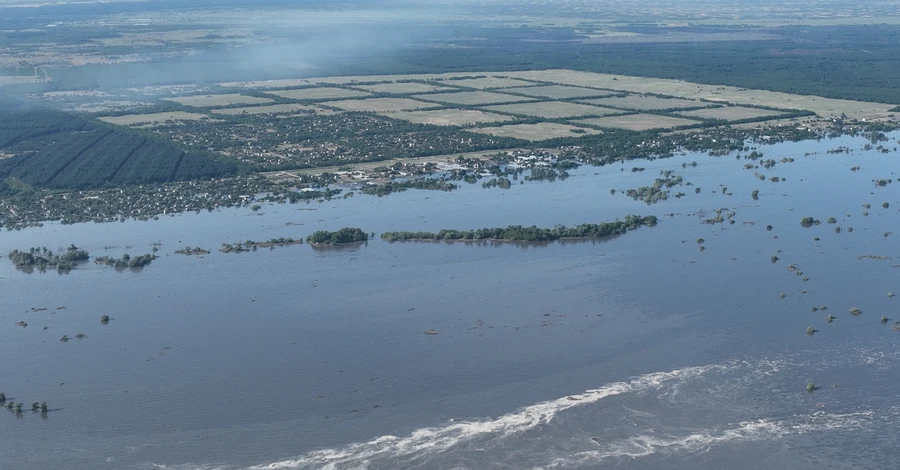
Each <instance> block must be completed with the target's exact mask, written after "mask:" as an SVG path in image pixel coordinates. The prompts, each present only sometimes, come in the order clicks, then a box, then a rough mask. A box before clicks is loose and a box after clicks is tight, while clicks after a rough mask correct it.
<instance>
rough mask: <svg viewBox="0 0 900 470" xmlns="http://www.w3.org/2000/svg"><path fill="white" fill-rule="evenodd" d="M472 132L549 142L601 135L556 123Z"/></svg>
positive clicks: (481, 129)
mask: <svg viewBox="0 0 900 470" xmlns="http://www.w3.org/2000/svg"><path fill="white" fill-rule="evenodd" d="M470 131H471V132H478V133H480V134H490V135H493V136H496V137H513V138H516V139H522V140H531V141H539V140H547V139H554V138H557V137H578V136H579V135H586V134H599V133H600V131H598V130H596V129H588V128H583V127H575V126H569V125H566V124H557V123H554V122H540V123H537V124H510V125H508V126H500V127H480V128H478V129H470Z"/></svg>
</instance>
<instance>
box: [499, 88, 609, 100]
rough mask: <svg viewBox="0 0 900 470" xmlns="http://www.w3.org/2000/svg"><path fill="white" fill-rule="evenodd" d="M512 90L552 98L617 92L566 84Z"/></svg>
mask: <svg viewBox="0 0 900 470" xmlns="http://www.w3.org/2000/svg"><path fill="white" fill-rule="evenodd" d="M501 91H502V90H501ZM510 92H514V93H519V94H522V95H528V96H535V97H539V98H552V99H555V100H565V99H570V98H587V97H592V96H593V97H603V96H610V95H614V94H616V93H615V92H613V91H608V90H595V89H593V88H582V87H575V86H565V85H544V86H535V87H528V88H516V89H514V90H510Z"/></svg>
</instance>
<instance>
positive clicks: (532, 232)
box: [381, 215, 657, 242]
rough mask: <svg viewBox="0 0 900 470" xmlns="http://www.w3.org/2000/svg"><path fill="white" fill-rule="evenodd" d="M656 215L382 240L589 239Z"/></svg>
mask: <svg viewBox="0 0 900 470" xmlns="http://www.w3.org/2000/svg"><path fill="white" fill-rule="evenodd" d="M656 222H657V219H656V216H652V215H649V216H646V217H641V216H637V215H627V216H625V220H616V221H614V222H601V223H599V224H580V225H576V226H574V227H566V226H564V225H558V226H556V227H553V228H538V227H536V226H531V227H523V226H521V225H510V226H509V227H506V228H482V229H478V230H441V231H440V232H437V233H431V232H385V233H383V234H381V238H382V239H384V240H387V241H390V242H394V241H440V240H447V241H456V240H462V241H478V240H485V241H488V240H490V241H515V242H549V241H555V240H588V239H598V238H606V237H611V236H616V235H622V234H624V233H626V232H628V231H629V230H634V229H636V228H638V227H640V226H642V225H646V226H650V227H652V226H654V225H656Z"/></svg>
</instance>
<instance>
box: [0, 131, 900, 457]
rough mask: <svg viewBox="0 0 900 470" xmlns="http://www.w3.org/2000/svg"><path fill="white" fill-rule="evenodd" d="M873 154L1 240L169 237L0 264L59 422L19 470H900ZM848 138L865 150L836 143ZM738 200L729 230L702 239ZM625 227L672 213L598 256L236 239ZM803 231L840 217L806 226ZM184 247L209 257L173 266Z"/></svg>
mask: <svg viewBox="0 0 900 470" xmlns="http://www.w3.org/2000/svg"><path fill="white" fill-rule="evenodd" d="M898 136H900V135H898V134H891V136H890V137H891V141H890V142H889V143H886V144H885V145H886V146H887V147H888V148H890V149H893V148H894V146H895V145H896V139H897V137H898ZM866 143H868V141H867V140H866V139H863V138H851V137H842V138H840V139H832V140H823V141H819V142H814V141H813V142H803V143H786V144H777V145H772V146H764V147H762V148H760V150H761V151H762V152H763V153H764V157H763V158H764V159H768V158H772V159H774V160H776V161H779V163H777V164H776V166H775V167H774V168H771V169H765V168H759V169H749V170H748V169H744V168H743V165H744V164H745V163H748V162H749V161H748V160H744V159H741V160H736V159H735V155H734V154H732V155H728V156H724V157H710V156H707V155H704V154H688V155H683V156H679V157H675V158H670V159H662V160H655V161H649V162H648V161H643V160H636V161H631V162H626V163H625V164H624V165H613V166H607V167H602V168H594V167H582V168H580V169H578V170H574V171H571V173H572V175H573V176H572V177H571V178H569V179H567V180H566V181H556V182H526V183H525V184H524V185H518V184H515V185H513V187H512V188H511V189H508V190H504V189H500V188H493V189H483V188H482V187H481V185H480V184H476V185H471V186H470V185H465V183H462V184H463V185H464V186H465V187H463V188H461V189H460V190H458V191H454V192H429V191H407V192H404V193H400V194H393V195H390V196H388V197H384V198H376V197H371V196H362V195H356V196H355V197H352V198H348V199H343V200H334V201H327V202H323V203H313V204H309V205H307V204H299V205H287V204H285V205H270V206H263V207H262V209H261V210H259V211H258V212H252V211H250V210H249V209H240V210H222V211H217V212H213V213H201V214H186V215H180V216H176V217H164V218H161V219H160V220H159V221H154V222H131V221H129V222H125V223H116V224H80V225H74V226H60V225H47V226H45V227H42V228H36V229H28V230H23V231H20V232H3V233H2V234H0V253H3V254H5V253H7V252H8V251H10V250H12V249H14V248H18V249H27V248H28V247H31V246H47V247H48V248H51V249H53V250H54V251H55V250H57V249H58V248H62V247H65V246H68V245H69V244H70V243H74V244H76V245H78V246H79V247H82V248H85V249H87V250H88V251H90V253H91V255H92V256H101V255H111V256H115V257H118V256H121V254H122V253H126V252H127V253H129V254H132V255H137V254H143V253H148V252H150V250H151V247H152V246H151V245H152V244H153V243H156V242H159V243H161V244H162V245H161V246H160V251H159V252H158V253H157V254H158V255H160V258H159V259H157V260H156V261H154V262H153V263H152V264H151V265H150V266H148V267H146V268H144V269H143V270H142V271H139V272H131V271H125V272H116V271H115V270H114V269H112V268H107V267H104V266H100V265H95V264H93V263H91V264H85V265H81V266H79V267H78V268H77V269H75V270H73V271H72V272H71V273H70V274H68V275H59V274H57V273H56V272H55V271H50V272H47V273H32V274H27V273H23V272H20V271H17V270H16V269H15V268H14V266H13V265H12V263H10V262H9V261H8V260H7V259H5V258H4V259H0V283H2V284H0V285H2V286H3V289H2V294H3V295H2V296H0V358H2V360H0V392H4V393H6V395H7V397H8V399H10V400H14V401H15V402H24V403H26V404H27V405H26V408H29V407H30V403H32V402H35V401H37V402H40V401H46V402H48V403H49V405H50V412H49V413H47V414H46V415H45V416H41V414H39V413H32V412H31V411H26V412H24V413H22V414H20V415H17V414H15V413H13V412H8V411H6V410H0V436H2V442H3V451H2V452H0V468H5V469H6V468H8V469H13V468H15V469H55V468H60V469H62V468H65V469H107V468H108V469H184V470H187V469H219V468H220V469H236V468H252V469H295V468H297V469H307V468H334V469H345V468H368V469H397V468H448V469H449V468H454V469H457V468H458V469H465V468H468V469H485V468H497V469H501V468H510V469H520V468H543V469H549V468H612V467H615V468H629V469H631V468H634V469H656V468H659V469H689V468H732V469H751V468H792V469H807V468H809V469H813V468H815V469H821V468H828V469H843V468H872V469H883V468H892V467H895V466H896V462H898V461H900V446H898V445H897V444H898V440H900V433H898V432H897V431H898V425H897V423H898V422H900V393H898V390H900V365H898V364H900V362H898V360H900V348H898V344H900V331H895V330H893V329H892V328H891V326H892V325H894V322H895V319H894V318H895V317H896V319H897V320H900V308H898V306H900V304H898V302H900V299H897V298H893V299H892V298H890V297H889V296H888V293H889V292H890V291H894V292H897V293H900V276H898V274H900V268H898V267H895V266H897V265H900V252H898V250H897V248H898V240H900V224H898V222H900V211H898V209H900V197H898V188H900V182H894V183H892V184H888V185H887V186H885V187H878V186H876V185H875V184H874V183H873V182H872V180H873V179H875V178H884V179H888V178H891V179H896V178H898V175H896V174H895V171H897V170H898V169H900V165H898V162H897V156H898V153H896V152H894V151H891V152H889V153H881V152H879V151H877V150H875V149H873V150H868V151H863V150H861V149H862V147H863V146H864V145H865V144H866ZM839 146H847V147H849V148H850V149H852V152H851V153H849V154H847V153H841V154H829V153H827V150H829V149H833V148H836V147H839ZM806 153H812V154H811V155H805V154H806ZM742 154H743V155H746V154H747V152H742ZM784 157H792V158H795V161H794V162H793V163H781V162H780V161H781V159H782V158H784ZM694 161H695V162H697V166H696V167H691V166H690V165H688V166H687V167H686V168H682V163H690V162H694ZM856 165H859V166H860V167H861V168H860V169H859V171H851V167H853V166H856ZM632 167H644V168H646V170H645V171H643V172H634V173H633V172H631V168H632ZM622 169H624V171H621V170H622ZM669 169H671V170H675V172H676V174H677V175H681V176H683V178H684V181H685V182H690V183H691V186H676V187H674V188H672V189H671V193H670V197H669V199H668V200H666V201H663V202H661V203H659V204H654V205H651V206H648V205H646V204H644V203H643V202H640V201H633V200H632V199H631V198H629V197H628V196H626V195H625V194H622V193H619V192H617V193H616V194H614V195H612V194H610V189H617V190H626V189H630V188H637V187H639V186H645V185H649V184H652V182H653V180H654V178H657V177H659V176H660V175H659V171H660V170H669ZM754 172H758V173H761V174H764V175H765V176H766V177H767V179H766V181H760V180H759V179H758V178H757V177H755V176H754ZM772 176H778V177H780V178H786V181H781V182H772V181H770V180H769V179H768V178H769V177H772ZM720 185H724V186H725V187H726V188H727V189H725V190H724V191H723V189H722V187H721V186H720ZM695 187H700V188H702V190H701V192H700V193H699V194H696V193H695V190H694V188H695ZM754 189H758V190H759V196H758V200H754V199H753V198H752V197H751V192H752V191H753V190H754ZM678 192H684V193H686V195H685V196H684V197H682V198H675V197H674V196H675V194H676V193H678ZM729 193H730V195H729ZM884 202H887V203H889V207H888V208H883V207H882V203H884ZM863 204H870V205H871V208H868V209H867V208H865V207H863ZM718 208H726V209H727V210H726V211H723V213H722V214H723V216H726V215H727V214H729V213H730V212H732V211H734V212H735V215H734V217H733V220H734V221H735V223H734V224H731V223H729V220H728V219H726V220H725V221H724V222H723V223H719V224H704V223H702V221H703V220H704V219H708V218H711V217H714V216H715V210H716V209H718ZM864 211H867V212H868V215H867V216H865V215H863V212H864ZM629 213H631V214H637V215H651V214H652V215H657V216H658V217H659V224H658V225H657V226H656V227H643V228H640V229H638V230H636V231H634V232H629V233H627V234H625V235H624V236H621V237H618V238H615V239H612V240H607V241H602V242H599V241H598V242H570V243H553V244H548V245H522V244H467V243H414V242H406V243H387V242H384V241H381V240H379V239H373V240H370V241H369V242H368V243H366V244H363V245H354V246H346V247H340V248H332V249H316V248H313V247H311V246H309V245H306V244H304V245H295V246H288V247H282V248H276V249H274V250H268V249H261V250H259V251H256V252H249V253H239V254H226V253H220V252H218V248H219V247H220V246H221V244H222V243H232V242H239V241H243V240H246V239H254V240H267V239H270V238H275V237H294V238H299V237H305V236H306V235H308V234H310V233H312V232H313V231H315V230H322V229H330V230H334V229H338V228H340V227H344V226H350V227H360V228H362V229H363V230H365V231H367V232H376V233H378V234H380V233H382V232H384V231H388V230H402V231H419V230H425V231H437V230H439V229H441V228H454V229H473V228H482V227H496V226H506V225H509V224H522V225H531V224H536V225H538V226H542V227H551V226H553V225H555V224H567V225H574V224H578V223H585V222H590V223H596V222H601V221H610V220H614V219H616V218H617V217H619V218H621V217H623V216H625V215H626V214H629ZM666 214H672V215H666ZM804 216H811V217H814V218H816V219H820V220H821V224H820V225H817V226H813V227H809V228H804V227H802V226H801V225H800V220H801V218H803V217H804ZM829 217H835V218H836V219H837V223H836V224H827V223H826V219H828V218H829ZM766 225H772V226H773V228H772V230H771V231H768V230H767V229H766ZM837 225H840V226H841V228H842V231H841V233H836V232H835V230H834V228H835V226H837ZM850 227H852V228H853V231H852V232H851V231H850V230H849V228H850ZM895 230H896V231H897V233H894V234H892V233H887V232H892V231H895ZM698 238H703V239H704V241H703V242H702V243H699V244H698ZM815 238H819V240H815ZM184 245H191V246H200V247H203V248H206V249H210V250H211V251H212V253H211V254H209V255H206V256H203V257H193V256H183V255H177V254H174V251H175V250H177V249H179V248H181V247H183V246H184ZM701 245H702V246H703V247H704V250H703V251H701V250H700V248H699V247H700V246H701ZM779 250H780V251H779ZM773 255H777V257H778V258H779V259H778V261H777V262H775V263H773V262H772V260H771V259H772V256H773ZM868 255H872V256H878V257H890V259H887V258H885V259H872V258H862V259H859V257H861V256H868ZM791 264H793V265H795V266H796V268H797V269H798V270H800V271H802V272H803V276H807V277H808V280H807V281H804V280H803V279H802V277H801V276H798V275H795V273H794V272H792V271H791V270H789V269H787V268H788V266H789V265H791ZM782 293H783V294H784V296H783V298H782V296H781V294H782ZM61 306H65V307H66V308H65V309H57V308H58V307H61ZM821 306H826V307H827V311H822V310H819V311H812V307H817V308H819V307H821ZM851 307H858V308H859V309H861V310H862V311H863V313H862V314H861V315H859V316H853V315H851V314H850V313H848V309H850V308H851ZM32 308H47V310H40V311H32ZM104 314H106V315H109V316H110V317H111V318H112V321H110V322H109V324H107V325H102V324H101V322H100V317H101V315H104ZM829 314H831V315H834V316H835V317H836V319H835V320H834V321H833V322H832V323H827V322H826V320H825V316H826V315H829ZM882 315H886V316H888V317H890V318H891V319H890V320H888V321H887V322H886V323H883V322H882V321H881V320H880V318H881V316H882ZM18 321H25V322H27V323H28V327H25V328H23V327H18V326H15V323H16V322H18ZM809 326H813V327H814V328H815V329H816V330H818V331H817V332H816V333H815V334H813V335H808V334H807V332H806V330H807V327H809ZM44 327H46V329H44ZM426 330H436V331H437V332H438V334H437V335H426V334H424V332H425V331H426ZM78 333H83V334H85V335H87V336H86V337H85V338H84V339H81V340H77V339H72V340H70V341H68V342H66V343H64V342H61V341H60V340H59V339H60V337H61V336H62V335H64V334H65V335H68V336H69V337H73V338H74V336H75V335H76V334H78ZM808 382H813V383H814V384H815V385H816V386H818V387H819V389H818V390H816V391H814V392H812V393H808V392H807V391H806V387H807V383H808Z"/></svg>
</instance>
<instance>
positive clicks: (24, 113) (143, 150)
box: [0, 100, 237, 192]
mask: <svg viewBox="0 0 900 470" xmlns="http://www.w3.org/2000/svg"><path fill="white" fill-rule="evenodd" d="M0 154H2V155H5V156H10V155H12V156H11V157H9V158H3V159H0V178H3V179H5V181H3V183H0V192H2V191H7V192H8V191H10V190H12V189H14V188H15V184H10V182H9V180H8V179H9V178H12V179H13V180H14V181H16V182H18V183H24V184H25V185H28V186H30V187H32V188H51V189H76V190H81V189H94V188H102V187H108V186H111V185H129V184H143V183H157V182H166V181H184V180H193V179H203V178H213V177H220V176H226V175H231V174H234V173H236V172H237V166H236V165H235V164H234V163H232V162H229V161H225V160H222V159H219V158H217V157H215V156H211V155H210V154H200V153H198V152H191V153H186V152H184V151H183V150H181V149H179V148H178V147H176V146H175V145H174V144H172V143H170V142H167V141H165V140H164V139H162V138H160V137H157V136H153V135H150V134H145V133H143V132H141V131H136V130H132V129H126V128H122V127H114V126H110V125H106V124H103V123H100V122H97V121H89V120H87V119H84V118H81V117H78V116H74V115H71V114H68V113H64V112H60V111H54V110H47V109H40V108H24V107H17V106H16V105H15V104H14V103H11V102H9V101H5V100H2V101H0Z"/></svg>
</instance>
